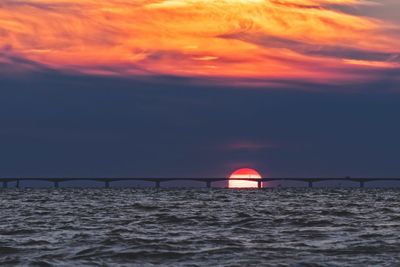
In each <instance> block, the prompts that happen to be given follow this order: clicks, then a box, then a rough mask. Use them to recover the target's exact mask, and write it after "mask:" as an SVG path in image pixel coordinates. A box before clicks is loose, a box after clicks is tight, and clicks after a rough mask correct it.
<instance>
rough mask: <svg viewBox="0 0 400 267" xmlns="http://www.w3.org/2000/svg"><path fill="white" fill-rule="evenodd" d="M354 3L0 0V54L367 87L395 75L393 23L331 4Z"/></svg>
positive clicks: (125, 71) (108, 68)
mask: <svg viewBox="0 0 400 267" xmlns="http://www.w3.org/2000/svg"><path fill="white" fill-rule="evenodd" d="M360 3H362V2H361V1H360V0H287V1H285V0H229V1H228V0H164V1H155V0H148V1H144V0H134V1H132V0H108V1H97V0H51V1H50V0H3V1H2V3H1V4H0V43H1V45H0V47H4V48H7V49H3V54H4V53H6V54H7V53H12V54H13V56H18V57H21V58H24V59H26V60H29V61H32V62H36V63H39V64H43V65H45V66H47V67H49V68H53V69H57V70H64V71H78V72H81V73H92V74H97V75H176V76H185V77H216V78H246V79H250V80H251V79H255V80H260V79H263V80H268V79H302V80H310V81H325V82H334V81H339V82H342V81H348V80H354V79H361V80H362V79H367V78H368V77H370V74H369V75H368V77H366V76H365V75H364V74H363V72H359V71H354V70H359V69H366V68H367V69H372V70H374V69H382V68H399V60H398V58H399V57H398V56H397V55H398V54H400V49H399V46H398V43H399V41H400V40H399V38H398V37H396V35H394V34H390V32H391V31H394V30H396V27H397V26H396V25H390V24H389V23H386V22H383V21H379V20H376V19H372V18H367V17H359V16H355V15H350V14H345V13H343V12H340V11H338V10H335V9H332V8H329V5H330V4H338V5H350V6H355V5H357V4H360Z"/></svg>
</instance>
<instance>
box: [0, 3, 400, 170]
mask: <svg viewBox="0 0 400 267" xmlns="http://www.w3.org/2000/svg"><path fill="white" fill-rule="evenodd" d="M399 10H400V2H399V1H398V0H381V1H378V0H376V1H375V0H369V1H367V0H365V1H364V0H287V1H285V0H230V1H228V0H165V1H154V0H148V1H145V0H129V1H128V0H109V1H98V0H51V1H50V0H1V1H0V125H1V127H0V148H1V150H0V170H1V173H0V176H19V175H23V176H38V175H39V176H51V175H53V176H96V175H101V176H226V175H228V174H229V173H231V172H232V171H233V170H234V169H235V168H240V167H252V168H256V169H258V170H260V171H261V172H262V173H263V174H265V176H306V175H310V176H347V175H351V176H400V167H399V166H400V165H399V164H398V160H399V159H398V151H400V141H399V136H400V125H399V123H398V117H399V115H400V96H399V92H400V16H398V11H399Z"/></svg>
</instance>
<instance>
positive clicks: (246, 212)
mask: <svg viewBox="0 0 400 267" xmlns="http://www.w3.org/2000/svg"><path fill="white" fill-rule="evenodd" d="M157 265H162V266H399V265H400V191H399V190H395V189H354V188H353V189H343V188H342V189H318V188H311V189H305V188H303V189H264V190H257V189H253V190H244V189H243V190H229V189H160V190H157V189H150V188H149V189H129V188H125V189H122V188H120V189H20V190H17V189H7V190H0V266H157Z"/></svg>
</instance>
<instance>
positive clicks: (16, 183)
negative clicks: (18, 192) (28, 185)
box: [15, 180, 19, 188]
mask: <svg viewBox="0 0 400 267" xmlns="http://www.w3.org/2000/svg"><path fill="white" fill-rule="evenodd" d="M15 188H19V180H17V181H16V182H15Z"/></svg>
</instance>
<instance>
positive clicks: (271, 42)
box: [222, 33, 400, 63]
mask: <svg viewBox="0 0 400 267" xmlns="http://www.w3.org/2000/svg"><path fill="white" fill-rule="evenodd" d="M222 37H223V38H232V39H238V40H243V41H246V42H251V43H254V44H257V45H260V46H265V47H269V48H287V49H290V50H293V51H295V52H297V53H300V54H304V55H311V56H323V57H332V58H342V59H356V60H368V61H395V62H399V63H400V57H399V54H397V53H387V52H377V51H367V50H363V49H356V48H353V47H346V46H341V45H335V46H332V45H320V44H309V43H305V42H300V41H295V40H290V39H284V38H279V37H275V36H266V35H262V34H248V33H240V34H234V35H227V36H222Z"/></svg>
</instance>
